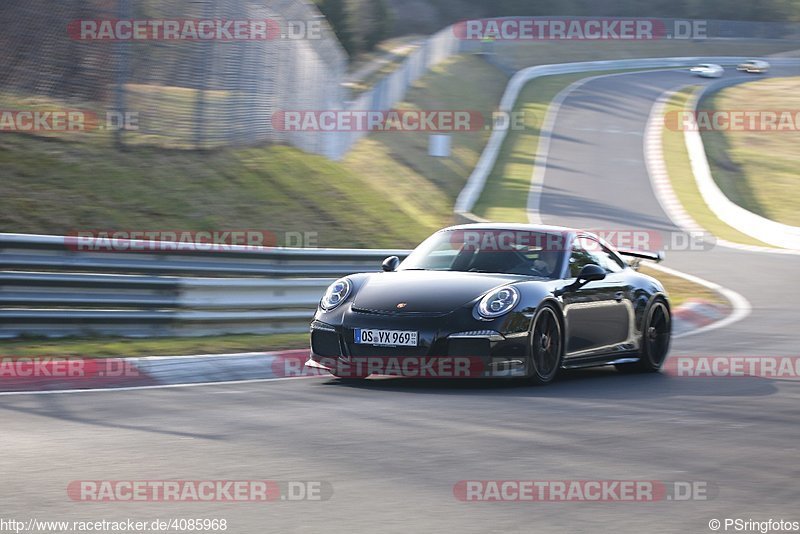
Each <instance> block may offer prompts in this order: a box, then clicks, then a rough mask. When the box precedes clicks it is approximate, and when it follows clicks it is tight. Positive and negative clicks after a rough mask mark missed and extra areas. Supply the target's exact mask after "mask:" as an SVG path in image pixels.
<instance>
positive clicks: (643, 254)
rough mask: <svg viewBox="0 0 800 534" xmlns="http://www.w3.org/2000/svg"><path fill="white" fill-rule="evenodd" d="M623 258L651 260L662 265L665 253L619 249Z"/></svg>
mask: <svg viewBox="0 0 800 534" xmlns="http://www.w3.org/2000/svg"><path fill="white" fill-rule="evenodd" d="M617 252H619V253H620V254H621V255H622V256H630V257H631V258H636V259H639V260H650V261H654V262H656V263H661V262H662V261H664V253H663V252H650V251H647V250H627V249H617Z"/></svg>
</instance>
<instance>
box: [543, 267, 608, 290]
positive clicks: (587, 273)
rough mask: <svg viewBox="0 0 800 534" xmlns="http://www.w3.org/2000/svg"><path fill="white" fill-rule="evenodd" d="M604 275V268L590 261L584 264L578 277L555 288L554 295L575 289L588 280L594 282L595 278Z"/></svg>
mask: <svg viewBox="0 0 800 534" xmlns="http://www.w3.org/2000/svg"><path fill="white" fill-rule="evenodd" d="M605 277H606V270H605V269H603V268H602V267H600V266H599V265H595V264H594V263H590V264H588V265H584V266H583V268H582V269H581V272H579V273H578V277H577V278H576V279H575V281H574V282H572V283H571V284H569V285H568V286H564V287H562V288H561V289H557V290H556V291H555V296H557V297H560V296H561V295H563V294H564V293H569V292H570V291H577V290H579V289H580V288H582V287H583V286H585V285H586V284H588V283H589V282H594V281H596V280H602V279H603V278H605Z"/></svg>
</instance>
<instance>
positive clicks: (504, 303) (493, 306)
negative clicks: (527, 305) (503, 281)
mask: <svg viewBox="0 0 800 534" xmlns="http://www.w3.org/2000/svg"><path fill="white" fill-rule="evenodd" d="M517 302H519V291H518V290H517V288H516V287H514V286H504V287H501V288H500V289H495V290H494V291H492V292H490V293H487V294H486V296H485V297H483V298H482V299H481V301H480V302H479V303H478V313H479V314H480V316H481V317H485V318H487V319H494V318H495V317H500V316H501V315H504V314H506V313H508V312H509V311H511V309H512V308H513V307H514V306H516V305H517Z"/></svg>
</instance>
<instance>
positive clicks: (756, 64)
mask: <svg viewBox="0 0 800 534" xmlns="http://www.w3.org/2000/svg"><path fill="white" fill-rule="evenodd" d="M736 70H741V71H744V72H752V73H757V74H761V73H763V72H767V71H768V70H769V63H767V62H766V61H763V60H761V59H751V60H749V61H745V62H744V63H740V64H739V65H738V66H737V67H736Z"/></svg>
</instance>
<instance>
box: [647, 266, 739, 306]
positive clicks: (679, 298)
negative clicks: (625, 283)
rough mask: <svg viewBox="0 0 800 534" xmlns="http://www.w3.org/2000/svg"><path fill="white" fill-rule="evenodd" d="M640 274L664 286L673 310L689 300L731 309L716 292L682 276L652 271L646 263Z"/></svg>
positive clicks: (725, 300) (724, 299) (726, 301)
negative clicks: (650, 277)
mask: <svg viewBox="0 0 800 534" xmlns="http://www.w3.org/2000/svg"><path fill="white" fill-rule="evenodd" d="M639 272H640V273H642V274H646V275H648V276H652V277H653V278H655V279H657V280H658V281H660V282H661V283H662V284H664V288H665V289H666V290H667V294H668V295H669V301H670V305H671V306H672V308H673V309H675V308H677V307H678V306H680V305H681V304H684V303H685V302H686V301H688V300H702V301H705V302H710V303H712V304H717V305H720V306H723V307H725V308H728V307H730V303H729V302H728V300H727V299H726V298H725V297H723V296H722V295H720V294H719V293H717V292H716V291H713V290H711V289H709V288H707V287H705V286H701V285H700V284H695V283H694V282H690V281H689V280H686V279H685V278H681V277H680V276H675V275H672V274H667V273H665V272H662V271H659V270H657V269H652V268H650V267H648V266H647V265H646V264H644V263H643V264H642V265H641V266H640V267H639Z"/></svg>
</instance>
